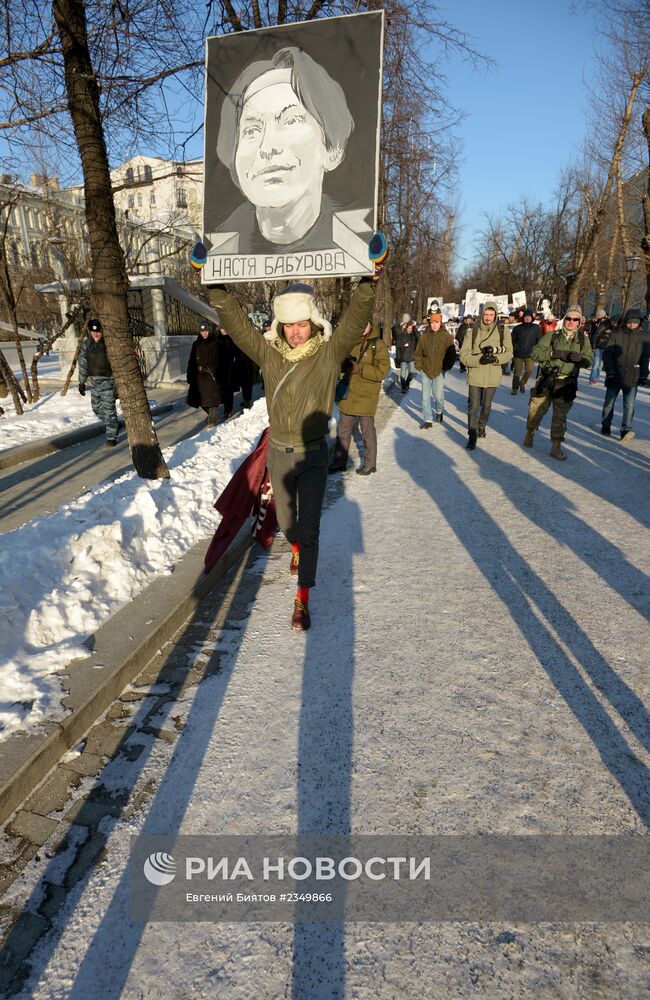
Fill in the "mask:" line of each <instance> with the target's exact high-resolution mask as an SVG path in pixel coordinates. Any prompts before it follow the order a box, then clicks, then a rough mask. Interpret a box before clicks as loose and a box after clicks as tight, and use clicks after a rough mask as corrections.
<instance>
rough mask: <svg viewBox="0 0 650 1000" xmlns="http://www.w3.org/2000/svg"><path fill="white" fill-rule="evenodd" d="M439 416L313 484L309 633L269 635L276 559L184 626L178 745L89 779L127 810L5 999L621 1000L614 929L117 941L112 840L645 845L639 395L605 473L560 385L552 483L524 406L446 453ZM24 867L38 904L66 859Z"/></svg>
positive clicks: (278, 553)
mask: <svg viewBox="0 0 650 1000" xmlns="http://www.w3.org/2000/svg"><path fill="white" fill-rule="evenodd" d="M465 399H466V390H465V386H464V384H463V382H462V380H461V378H460V377H459V375H458V374H457V373H454V374H453V375H452V376H450V377H449V379H448V383H447V400H448V405H447V411H446V418H445V423H444V425H443V426H435V427H434V428H433V429H432V430H430V431H423V430H422V429H420V414H419V406H418V403H419V390H418V389H417V388H414V389H413V390H412V391H411V393H410V394H409V395H408V396H407V397H401V396H398V400H399V407H398V408H397V409H396V410H395V411H394V413H393V415H392V417H391V418H390V421H389V423H388V424H387V426H386V428H385V429H384V431H383V433H382V434H381V436H380V442H379V453H378V472H377V474H376V475H374V476H371V477H368V478H361V477H358V476H355V475H354V474H353V473H352V472H350V473H348V474H347V476H346V477H345V484H344V487H343V489H341V487H340V486H339V485H338V483H337V482H336V480H330V484H329V487H328V495H329V505H328V508H327V510H326V511H325V513H324V517H323V523H322V531H321V559H320V564H319V570H318V585H317V587H316V588H315V590H314V593H313V596H312V600H311V608H312V614H313V626H312V629H311V630H310V631H309V632H308V633H306V634H305V635H292V634H291V633H290V630H289V628H288V617H289V614H290V610H291V600H292V597H293V593H294V586H295V584H294V581H293V580H292V578H291V577H290V575H289V573H288V555H287V552H288V549H287V547H286V546H284V547H278V548H277V549H276V548H275V547H274V549H273V550H272V551H271V554H270V555H269V556H260V557H259V559H258V561H257V564H256V565H255V567H253V570H252V571H251V574H250V575H251V576H252V577H253V581H254V578H255V577H256V575H257V580H258V581H259V582H258V585H255V584H254V582H253V583H250V582H249V591H247V592H248V593H249V601H250V603H249V605H248V607H243V606H239V605H238V606H237V607H234V606H233V608H232V611H231V614H230V619H229V621H228V622H227V624H226V628H225V629H224V630H222V631H218V630H217V629H215V630H213V631H212V632H210V622H209V621H208V622H206V623H204V622H203V621H202V618H203V617H208V618H209V615H207V614H205V612H204V613H203V614H202V613H201V612H199V615H198V616H197V620H196V621H195V622H194V623H193V624H192V626H191V628H194V629H196V630H199V628H200V627H201V626H203V625H205V629H204V631H203V634H204V635H205V644H204V645H203V646H201V645H199V646H198V647H196V648H193V647H192V645H191V641H190V639H191V635H190V633H189V628H190V626H188V632H187V634H188V638H187V640H186V641H185V642H184V643H183V642H181V640H180V639H179V641H178V648H177V650H171V651H170V652H171V657H172V659H171V660H170V661H169V662H170V663H171V666H172V668H173V667H174V664H175V662H176V661H174V659H173V657H174V656H175V655H178V656H179V657H180V661H179V662H181V663H184V662H186V658H187V657H188V655H189V656H190V657H191V662H193V663H194V662H197V663H203V664H206V663H209V662H212V663H213V664H214V666H215V672H213V673H212V675H210V676H209V677H208V678H207V679H206V680H204V681H203V682H202V683H201V685H200V686H199V687H198V688H193V689H191V690H190V691H188V692H186V693H185V694H184V696H183V698H182V700H181V701H175V700H172V701H171V702H169V703H168V708H167V709H166V711H167V712H168V713H169V715H170V716H173V719H174V721H176V722H178V721H180V720H182V723H184V726H185V728H184V729H183V731H182V732H181V733H180V735H179V736H178V739H177V740H176V742H175V743H174V744H173V745H171V746H169V745H167V744H166V743H165V742H164V741H163V740H157V741H156V740H153V738H151V739H150V740H149V742H148V743H147V744H146V746H145V748H144V751H143V753H142V756H141V757H140V758H139V759H138V760H137V761H134V756H133V754H131V755H130V756H129V757H128V758H127V757H126V756H123V757H122V758H120V760H118V761H116V768H115V769H114V770H111V768H112V765H109V768H108V772H107V774H106V777H105V780H106V782H107V786H106V787H107V788H108V789H109V791H110V790H111V789H112V790H113V791H115V790H117V789H120V788H121V789H124V788H127V789H129V790H132V796H131V801H132V802H133V803H134V805H133V811H132V813H131V814H130V815H129V816H128V818H127V817H123V818H122V819H120V820H116V821H113V820H110V819H108V820H106V821H104V825H103V827H102V829H103V831H104V833H105V834H106V835H107V842H106V845H105V849H104V852H103V854H102V856H101V860H100V861H98V862H97V864H96V867H95V868H94V870H93V872H92V874H91V875H90V876H89V877H88V878H87V879H85V880H84V881H82V882H81V883H79V884H78V885H77V886H76V887H75V889H73V890H71V891H70V892H69V893H68V895H67V896H66V897H65V899H64V901H63V902H61V903H60V904H59V903H57V906H58V910H57V913H56V917H55V918H54V928H53V930H52V932H51V933H50V934H49V935H48V936H46V937H44V938H43V940H42V942H41V943H40V945H39V946H38V948H37V950H36V951H35V953H34V954H33V955H32V956H31V977H30V979H29V980H28V982H26V983H25V985H24V989H23V991H22V993H21V994H20V996H21V998H24V1000H27V998H30V1000H33V998H37V1000H54V998H60V997H64V996H65V997H69V998H71V1000H87V998H88V997H93V996H97V997H100V996H101V997H102V998H105V1000H117V998H118V997H119V998H134V1000H135V998H136V997H151V998H154V997H159V998H161V1000H162V998H164V1000H171V998H176V997H179V998H180V997H183V998H184V1000H194V998H197V1000H198V998H202V997H205V996H206V995H210V996H213V995H214V996H219V997H221V996H223V997H227V998H228V1000H252V998H255V1000H276V998H277V1000H280V998H287V997H293V1000H326V998H328V1000H332V998H336V1000H352V998H354V1000H396V998H400V1000H401V998H404V1000H406V998H409V1000H410V998H416V997H426V998H431V1000H474V998H476V997H485V998H488V1000H503V998H505V997H508V998H520V1000H529V998H532V997H536V998H537V997H539V998H541V1000H550V998H560V997H562V998H567V1000H596V998H599V1000H610V998H611V1000H613V998H616V1000H638V998H639V997H641V996H643V995H645V994H646V993H647V985H648V980H647V956H648V954H649V953H650V937H649V935H648V928H647V926H644V925H638V924H634V923H633V922H629V923H625V924H611V925H605V924H601V925H599V924H594V923H591V924H586V923H583V924H569V923H565V924H553V923H542V924H527V925H526V924H510V923H507V924H503V923H502V924H496V923H485V924H481V925H479V924H476V923H463V922H457V923H440V924H427V923H424V924H390V923H387V924H354V923H351V924H347V925H345V926H343V925H332V926H319V927H312V926H310V925H309V924H304V923H296V924H295V925H291V924H262V925H258V924H254V923H242V924H218V925H216V924H210V923H191V922H190V923H185V924H183V923H153V922H152V923H149V924H146V925H142V924H136V923H133V922H132V921H131V919H130V900H129V892H130V868H129V851H130V841H129V837H130V835H134V834H138V833H142V832H144V833H147V834H167V835H172V836H173V835H175V834H176V833H185V834H217V833H219V834H223V833H229V834H237V833H240V834H255V833H285V832H296V831H297V832H302V833H307V832H317V833H324V834H328V833H329V834H336V833H345V832H347V831H349V830H352V831H354V832H355V833H381V834H411V833H423V834H441V833H444V834H467V833H477V832H495V833H512V834H525V835H529V834H540V833H553V834H563V835H576V834H605V833H611V834H625V833H629V832H647V829H648V826H649V825H650V791H649V790H650V781H649V780H648V774H649V773H650V741H649V733H650V726H649V725H648V714H647V708H646V707H645V705H647V696H648V670H647V648H648V643H647V635H648V632H647V622H648V616H649V615H650V604H649V592H648V577H647V572H648V569H649V559H648V551H649V548H648V540H649V539H648V535H649V526H650V494H649V492H648V473H649V471H650V442H649V440H648V438H649V436H650V435H649V431H650V423H649V417H650V407H649V406H648V400H647V396H646V397H644V398H642V399H640V401H639V406H638V412H637V418H636V421H635V425H636V428H637V433H638V434H639V437H638V438H637V440H636V441H634V442H633V443H632V445H631V446H629V447H625V446H621V444H620V443H619V442H617V441H616V440H615V439H614V438H612V439H609V440H608V439H604V438H602V437H601V436H600V435H599V434H598V433H597V431H596V430H594V426H597V423H598V417H599V410H600V406H601V405H602V389H594V388H593V387H591V388H589V387H586V386H583V387H582V389H581V394H580V397H579V402H578V403H577V404H576V406H575V407H574V409H573V411H572V413H571V420H570V434H569V438H568V440H567V442H566V447H567V450H568V451H569V455H570V457H569V460H568V461H567V462H565V463H562V464H560V463H557V462H554V461H553V460H552V459H550V458H549V457H548V447H549V441H548V423H549V418H548V417H547V418H546V421H545V425H544V426H543V429H542V430H541V431H540V432H539V433H538V435H537V437H536V441H535V447H534V449H533V450H532V451H527V450H524V449H523V448H522V447H521V440H522V438H523V435H524V421H525V414H526V408H527V407H526V402H527V400H526V398H525V397H523V396H517V397H514V398H512V397H510V395H509V394H508V390H507V388H505V386H504V388H503V389H502V390H501V391H500V392H499V393H498V395H497V398H496V401H495V404H494V407H493V414H492V419H491V421H490V425H489V427H488V433H487V437H486V438H485V440H483V441H482V442H480V447H479V448H478V449H477V451H476V452H474V453H468V452H466V451H465V449H464V444H465V441H466V431H465V413H464V407H465ZM619 405H620V404H619ZM616 423H618V421H617V422H616ZM237 429H238V431H239V430H240V428H237ZM242 443H243V442H242ZM160 488H161V489H163V490H168V489H169V488H170V487H169V485H164V484H163V485H162V486H161V487H160ZM152 492H154V493H155V491H152ZM147 493H149V490H147ZM116 499H117V498H116ZM105 502H106V503H107V505H110V504H111V503H112V498H111V497H110V496H109V497H106V498H105ZM152 503H153V506H152V507H151V510H152V513H153V511H154V508H155V498H153V497H152ZM147 505H148V506H147V509H149V506H150V501H147ZM118 509H119V512H121V511H122V509H123V508H122V507H121V506H119V504H118V507H117V508H116V507H113V506H111V508H110V514H112V515H113V518H112V519H109V524H111V525H114V524H115V523H116V522H117V523H119V521H118V518H117V516H116V515H117V513H118ZM153 516H154V517H155V516H156V514H155V513H153ZM127 531H128V525H127ZM262 582H263V583H264V586H262V585H261V584H262ZM240 603H241V602H240ZM130 721H131V720H129V719H126V720H124V722H123V725H124V726H127V725H129V724H130ZM164 721H165V720H164V719H162V718H161V719H160V720H158V723H159V724H160V725H162V724H164ZM168 724H169V725H172V722H171V721H168ZM136 735H138V734H136ZM138 738H139V739H143V738H144V737H142V736H138ZM143 802H144V805H143V804H142V803H143ZM71 830H72V832H73V833H74V830H75V828H74V827H72V828H71ZM91 849H92V845H91ZM39 858H40V860H38V865H40V869H38V870H41V869H43V868H45V867H49V870H50V874H51V878H50V881H51V882H54V883H60V884H63V885H65V881H64V875H63V872H64V870H65V857H64V856H61V857H57V858H55V859H54V860H53V861H51V862H48V860H47V852H45V855H44V856H43V854H42V852H41V854H40V855H39ZM34 864H36V862H35V863H34ZM34 877H35V876H34V871H33V870H27V871H26V873H25V875H24V877H23V879H22V882H21V884H16V885H15V887H14V889H13V890H12V898H11V899H10V900H9V902H10V903H13V904H14V905H15V904H16V902H18V901H21V900H23V899H25V898H29V895H30V892H31V903H30V904H29V905H30V907H31V909H32V911H35V910H36V908H37V906H38V905H39V900H40V895H39V893H40V894H41V895H42V891H43V890H42V887H40V886H37V887H36V888H35V889H31V887H30V880H33V879H34ZM54 891H55V890H54V889H53V890H52V892H54ZM53 898H56V897H53ZM39 919H40V917H36V916H34V920H35V921H38V920H39Z"/></svg>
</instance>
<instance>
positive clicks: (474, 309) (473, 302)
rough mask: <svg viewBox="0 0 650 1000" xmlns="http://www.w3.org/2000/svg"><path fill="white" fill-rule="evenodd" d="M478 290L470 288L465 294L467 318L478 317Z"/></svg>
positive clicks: (465, 313)
mask: <svg viewBox="0 0 650 1000" xmlns="http://www.w3.org/2000/svg"><path fill="white" fill-rule="evenodd" d="M478 306H479V301H478V290H477V289H476V288H468V289H467V291H466V292H465V312H464V315H465V316H477V315H478Z"/></svg>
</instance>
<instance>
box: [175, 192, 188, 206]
mask: <svg viewBox="0 0 650 1000" xmlns="http://www.w3.org/2000/svg"><path fill="white" fill-rule="evenodd" d="M176 208H187V194H186V192H185V190H184V188H179V189H178V191H177V192H176Z"/></svg>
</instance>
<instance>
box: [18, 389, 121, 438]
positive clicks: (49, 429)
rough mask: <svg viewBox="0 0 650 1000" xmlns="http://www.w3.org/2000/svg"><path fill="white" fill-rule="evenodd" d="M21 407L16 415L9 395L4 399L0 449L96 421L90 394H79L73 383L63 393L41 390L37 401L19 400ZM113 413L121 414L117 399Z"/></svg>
mask: <svg viewBox="0 0 650 1000" xmlns="http://www.w3.org/2000/svg"><path fill="white" fill-rule="evenodd" d="M23 408H24V410H25V412H24V414H23V416H22V417H17V416H16V414H15V412H14V409H13V403H12V401H11V398H8V399H6V400H5V401H4V409H5V416H4V417H0V451H5V449H7V448H15V447H16V446H17V445H20V444H31V443H32V441H40V440H41V439H43V438H49V437H54V436H55V435H57V434H67V433H69V432H70V431H76V430H79V428H81V427H89V426H90V424H94V423H97V417H96V416H95V414H94V413H93V411H92V407H91V405H90V393H88V394H87V395H86V396H80V395H79V393H78V392H77V387H76V385H71V386H70V389H69V390H68V392H67V394H66V395H65V396H61V394H60V392H59V391H57V392H44V393H43V394H42V396H41V398H40V399H39V401H38V403H23ZM117 415H118V417H120V418H121V417H122V407H121V406H120V401H119V399H118V401H117Z"/></svg>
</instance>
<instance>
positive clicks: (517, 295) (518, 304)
mask: <svg viewBox="0 0 650 1000" xmlns="http://www.w3.org/2000/svg"><path fill="white" fill-rule="evenodd" d="M512 304H513V306H514V307H515V309H522V308H523V307H524V306H525V305H526V293H525V292H514V293H513V296H512Z"/></svg>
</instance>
